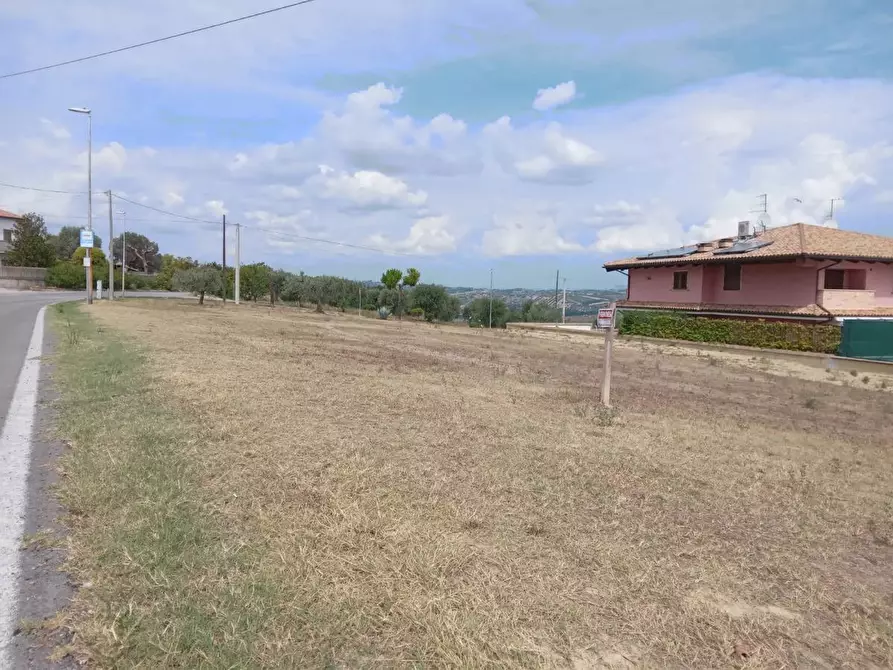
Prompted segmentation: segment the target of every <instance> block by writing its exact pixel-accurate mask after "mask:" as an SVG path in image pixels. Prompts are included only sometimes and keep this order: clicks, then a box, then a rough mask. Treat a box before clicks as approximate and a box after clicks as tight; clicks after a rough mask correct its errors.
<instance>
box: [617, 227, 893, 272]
mask: <svg viewBox="0 0 893 670" xmlns="http://www.w3.org/2000/svg"><path fill="white" fill-rule="evenodd" d="M757 239H760V240H765V241H769V242H772V244H770V245H768V246H765V247H761V248H759V249H755V250H753V251H751V252H749V253H746V254H719V255H717V254H716V253H715V251H716V250H717V248H718V246H717V245H718V242H719V240H714V241H713V242H710V243H709V244H711V245H712V248H711V249H710V250H709V251H703V252H699V253H694V254H689V255H688V256H676V257H673V258H637V257H634V258H625V259H622V260H617V261H610V262H608V263H605V265H604V267H605V269H607V270H621V269H625V268H636V267H654V266H660V265H678V264H679V263H686V264H692V263H727V262H731V261H744V262H751V261H752V262H759V261H761V260H769V259H782V258H796V257H799V256H814V257H820V258H853V259H865V260H877V261H890V262H893V237H884V236H882V235H869V234H867V233H856V232H853V231H850V230H839V229H837V228H827V227H825V226H814V225H810V224H807V223H794V224H791V225H790V226H781V227H779V228H770V229H769V230H766V231H764V232H762V233H759V234H758V235H757Z"/></svg>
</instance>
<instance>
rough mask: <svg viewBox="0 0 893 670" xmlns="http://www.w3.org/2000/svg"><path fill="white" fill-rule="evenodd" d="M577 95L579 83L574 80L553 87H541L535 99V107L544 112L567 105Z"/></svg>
mask: <svg viewBox="0 0 893 670" xmlns="http://www.w3.org/2000/svg"><path fill="white" fill-rule="evenodd" d="M576 97H577V84H576V83H575V82H573V81H566V82H564V83H563V84H558V85H557V86H553V87H552V88H541V89H540V90H539V91H538V92H537V94H536V99H535V100H534V101H533V108H534V109H535V110H537V111H539V112H544V111H546V110H547V109H552V108H553V107H559V106H561V105H566V104H567V103H569V102H572V101H573V100H574V98H576Z"/></svg>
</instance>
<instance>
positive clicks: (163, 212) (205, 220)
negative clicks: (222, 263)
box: [112, 193, 220, 225]
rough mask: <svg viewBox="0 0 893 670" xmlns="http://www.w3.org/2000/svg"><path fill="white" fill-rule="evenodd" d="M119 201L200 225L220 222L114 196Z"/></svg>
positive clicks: (114, 194) (121, 196)
mask: <svg viewBox="0 0 893 670" xmlns="http://www.w3.org/2000/svg"><path fill="white" fill-rule="evenodd" d="M112 195H113V196H114V197H115V198H116V199H117V200H123V201H124V202H129V203H130V204H131V205H136V206H137V207H144V208H146V209H151V210H152V211H153V212H158V213H159V214H165V215H167V216H175V217H177V218H180V219H186V220H188V221H196V222H198V223H213V224H215V225H216V224H218V223H220V222H219V221H211V220H209V219H198V218H196V217H194V216H186V215H185V214H177V213H175V212H169V211H167V210H166V209H159V208H158V207H152V205H144V204H143V203H141V202H136V201H135V200H130V199H128V198H125V197H124V196H123V195H118V194H117V193H113V194H112Z"/></svg>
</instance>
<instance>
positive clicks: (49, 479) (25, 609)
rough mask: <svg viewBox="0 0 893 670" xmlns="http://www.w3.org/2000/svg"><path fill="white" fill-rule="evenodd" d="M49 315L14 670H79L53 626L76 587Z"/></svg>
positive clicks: (65, 634)
mask: <svg viewBox="0 0 893 670" xmlns="http://www.w3.org/2000/svg"><path fill="white" fill-rule="evenodd" d="M50 321H51V320H50V317H49V316H47V315H46V314H45V315H44V335H43V353H42V356H41V366H40V375H39V378H38V384H37V396H36V399H35V401H36V402H35V417H34V423H33V427H32V433H31V458H30V463H29V467H28V477H27V485H26V486H27V489H26V496H27V497H26V499H25V523H24V527H23V538H24V540H25V542H23V546H22V548H21V550H20V553H19V573H18V594H17V599H16V609H15V617H16V619H15V630H14V631H13V640H12V644H11V645H10V650H11V653H10V655H11V659H12V666H11V667H13V668H28V669H29V670H37V669H43V668H53V669H56V670H59V669H68V668H75V667H77V665H76V663H75V662H74V659H73V658H72V657H71V656H68V655H67V653H66V648H67V646H68V644H69V643H70V641H71V634H70V632H69V631H68V630H67V629H65V628H63V627H60V626H58V625H56V623H55V622H54V621H53V620H54V618H55V617H56V615H57V614H58V613H59V612H60V611H62V610H64V609H65V608H66V607H67V606H68V604H69V602H70V601H71V597H72V595H73V594H74V586H73V585H72V583H71V582H70V580H69V577H68V574H67V573H65V572H64V570H63V568H64V564H65V560H66V553H67V552H66V551H65V538H66V536H67V534H68V531H67V528H66V526H65V524H64V522H63V519H64V515H65V513H66V512H65V509H64V507H62V505H61V504H60V502H59V499H58V496H57V494H56V488H57V485H58V483H59V481H60V478H61V474H60V471H59V458H60V457H61V456H62V455H63V453H64V452H65V450H66V448H67V446H66V444H65V443H64V442H62V441H61V440H59V439H56V437H55V432H56V408H55V405H56V402H57V401H58V399H59V394H58V392H57V391H56V390H55V388H54V386H53V372H54V364H53V359H52V355H53V354H54V352H55V351H56V345H57V336H56V332H55V330H54V329H53V327H52V324H51V322H50Z"/></svg>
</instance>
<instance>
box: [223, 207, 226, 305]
mask: <svg viewBox="0 0 893 670" xmlns="http://www.w3.org/2000/svg"><path fill="white" fill-rule="evenodd" d="M223 304H224V305H225V304H226V214H224V215H223Z"/></svg>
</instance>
